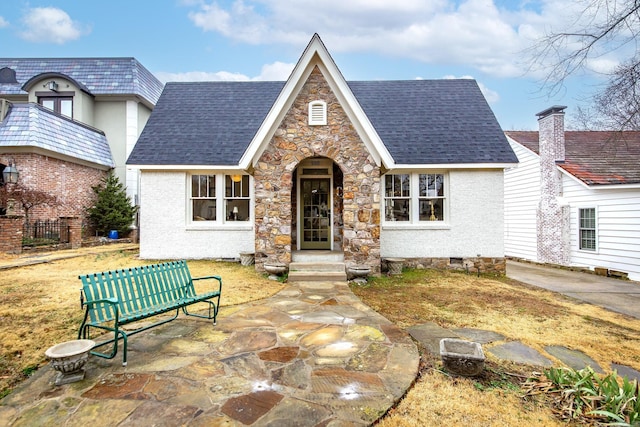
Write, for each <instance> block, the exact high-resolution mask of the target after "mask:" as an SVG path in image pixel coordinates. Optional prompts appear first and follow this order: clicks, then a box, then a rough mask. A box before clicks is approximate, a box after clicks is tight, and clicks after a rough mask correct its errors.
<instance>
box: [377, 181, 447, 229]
mask: <svg viewBox="0 0 640 427" xmlns="http://www.w3.org/2000/svg"><path fill="white" fill-rule="evenodd" d="M384 185H385V186H384V210H385V212H384V218H385V221H404V222H410V223H418V222H426V221H444V219H445V201H446V189H445V176H444V175H443V174H439V173H412V174H409V173H406V174H390V175H385V181H384Z"/></svg>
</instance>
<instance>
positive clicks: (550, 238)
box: [537, 107, 570, 265]
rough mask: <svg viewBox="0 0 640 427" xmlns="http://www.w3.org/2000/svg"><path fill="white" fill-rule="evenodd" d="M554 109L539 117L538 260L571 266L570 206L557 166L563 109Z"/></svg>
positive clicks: (562, 151)
mask: <svg viewBox="0 0 640 427" xmlns="http://www.w3.org/2000/svg"><path fill="white" fill-rule="evenodd" d="M564 108H565V107H552V108H550V109H548V110H545V111H543V112H541V113H539V114H538V116H539V119H538V126H539V138H540V147H539V152H540V186H541V189H540V202H539V204H538V212H537V218H538V222H537V234H538V239H537V241H538V248H537V255H538V261H539V262H544V263H551V264H559V265H568V263H569V257H570V254H569V249H570V235H569V231H570V228H569V220H570V211H569V207H568V206H566V205H563V204H562V203H561V197H562V176H561V174H560V172H559V171H558V168H557V166H556V164H557V163H558V162H563V161H564V159H565V142H564V112H563V110H564Z"/></svg>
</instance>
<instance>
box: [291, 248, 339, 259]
mask: <svg viewBox="0 0 640 427" xmlns="http://www.w3.org/2000/svg"><path fill="white" fill-rule="evenodd" d="M291 261H293V262H343V261H344V253H343V252H339V251H322V250H318V251H293V252H292V253H291Z"/></svg>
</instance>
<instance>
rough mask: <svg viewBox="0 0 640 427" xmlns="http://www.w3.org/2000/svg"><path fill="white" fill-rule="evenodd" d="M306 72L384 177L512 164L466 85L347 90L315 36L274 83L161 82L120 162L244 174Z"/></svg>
mask: <svg viewBox="0 0 640 427" xmlns="http://www.w3.org/2000/svg"><path fill="white" fill-rule="evenodd" d="M316 67H317V68H318V69H319V70H320V72H321V73H322V74H323V77H324V78H325V80H326V81H327V83H328V84H329V86H330V88H331V90H332V91H333V93H334V94H335V96H336V98H337V99H338V101H339V102H340V105H341V106H342V108H343V109H344V111H345V113H346V114H347V116H348V117H349V119H350V120H351V123H352V125H353V126H354V128H355V129H356V131H357V132H358V134H359V136H360V138H361V139H362V140H363V142H364V144H365V145H366V147H367V148H368V150H369V152H370V153H371V155H372V156H373V158H374V159H376V161H377V162H378V163H381V164H382V165H383V166H384V167H385V168H387V169H391V168H394V167H395V168H402V167H416V166H434V165H436V166H445V165H457V166H464V167H470V165H474V166H477V167H485V166H487V165H488V166H490V167H499V165H506V164H514V163H516V162H517V158H516V156H515V154H514V153H513V151H512V150H511V147H510V146H509V144H508V142H507V140H506V137H505V135H504V133H503V132H502V129H501V128H500V126H499V124H498V122H497V120H496V118H495V116H494V115H493V112H492V111H491V108H490V107H489V105H488V104H487V102H486V100H485V99H484V96H483V95H482V93H481V91H480V89H479V87H478V85H477V83H476V82H475V81H473V80H468V79H465V80H412V81H370V82H347V81H346V80H344V78H343V76H342V74H341V73H340V71H339V69H338V68H337V66H336V65H335V63H334V61H333V59H332V58H331V56H330V55H329V53H328V51H327V50H326V48H325V46H324V44H323V43H322V41H321V40H320V38H319V36H318V35H317V34H316V35H314V36H313V38H312V39H311V42H310V43H309V45H308V46H307V48H306V49H305V51H304V52H303V54H302V56H301V58H300V60H299V61H298V63H297V64H296V67H295V68H294V70H293V72H292V73H291V76H290V77H289V79H288V80H287V81H286V82H284V83H277V82H208V83H190V84H167V86H166V87H165V90H164V91H163V93H162V95H161V97H160V99H159V101H158V103H157V105H156V108H155V110H154V111H153V113H152V114H151V117H150V119H149V121H148V122H147V125H146V127H145V129H144V130H143V132H142V134H141V135H140V138H139V139H138V142H137V143H136V146H135V147H134V149H133V151H132V153H131V155H130V157H129V159H128V161H127V164H129V165H136V166H154V165H158V166H162V165H165V166H170V165H173V166H188V165H202V166H210V167H215V166H222V165H227V166H240V167H241V168H243V169H248V168H250V167H251V165H252V162H253V161H254V160H255V159H257V158H258V157H259V155H260V153H261V152H262V150H264V149H265V147H266V145H267V144H268V143H269V141H270V140H271V137H272V136H273V134H274V133H275V130H276V128H277V126H279V124H280V123H281V121H282V118H283V117H284V115H285V114H286V113H287V111H288V109H289V107H290V106H291V105H292V103H293V101H294V99H295V97H296V96H297V95H298V93H299V92H300V89H301V87H302V86H303V85H304V83H305V82H306V80H307V78H308V77H309V75H310V74H311V72H312V71H313V70H314V69H315V68H316Z"/></svg>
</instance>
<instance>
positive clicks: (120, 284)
mask: <svg viewBox="0 0 640 427" xmlns="http://www.w3.org/2000/svg"><path fill="white" fill-rule="evenodd" d="M79 279H80V280H81V281H82V290H81V292H80V302H81V304H82V306H83V307H85V314H84V320H83V321H82V325H81V326H80V330H79V331H78V339H80V338H84V339H89V338H90V330H91V329H92V328H96V329H100V330H103V331H109V332H113V334H114V335H113V338H112V339H109V340H107V341H104V342H100V343H98V344H96V346H95V347H94V349H95V348H97V347H100V346H103V345H107V344H110V343H113V348H112V351H111V353H100V352H97V351H91V354H94V355H96V356H99V357H104V358H106V359H113V358H114V357H115V356H116V354H117V352H118V340H119V339H122V342H123V346H122V347H123V356H122V365H123V366H126V365H127V337H128V336H130V335H134V334H137V333H139V332H142V331H146V330H147V329H150V328H153V327H155V326H159V325H162V324H165V323H167V322H170V321H172V320H174V319H175V318H176V317H178V314H179V313H180V310H182V311H183V312H184V314H186V315H189V316H197V317H202V318H205V319H213V324H214V325H215V324H216V317H217V315H218V309H219V307H220V293H221V292H222V279H221V278H220V276H206V277H197V278H192V277H191V273H190V272H189V268H188V267H187V263H186V261H184V260H183V261H171V262H166V263H162V264H153V265H145V266H140V267H132V268H126V269H122V270H114V271H107V272H102V273H93V274H86V275H82V276H79ZM206 279H212V280H215V281H217V284H216V285H217V286H214V288H215V287H217V288H218V289H217V290H212V291H210V292H206V293H201V294H200V295H198V294H196V291H195V287H194V284H193V282H194V281H196V280H206ZM199 302H203V303H206V304H208V314H207V315H203V314H197V313H189V312H188V311H187V306H189V305H191V304H195V303H199ZM173 310H176V313H175V315H174V316H173V317H170V318H164V319H161V320H159V321H157V322H155V323H153V324H151V325H147V326H142V327H140V328H138V329H134V330H132V331H123V330H122V329H121V327H122V326H124V325H127V324H129V323H134V322H137V321H139V320H143V319H147V318H149V317H152V316H155V315H158V314H162V313H168V312H171V311H173Z"/></svg>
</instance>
